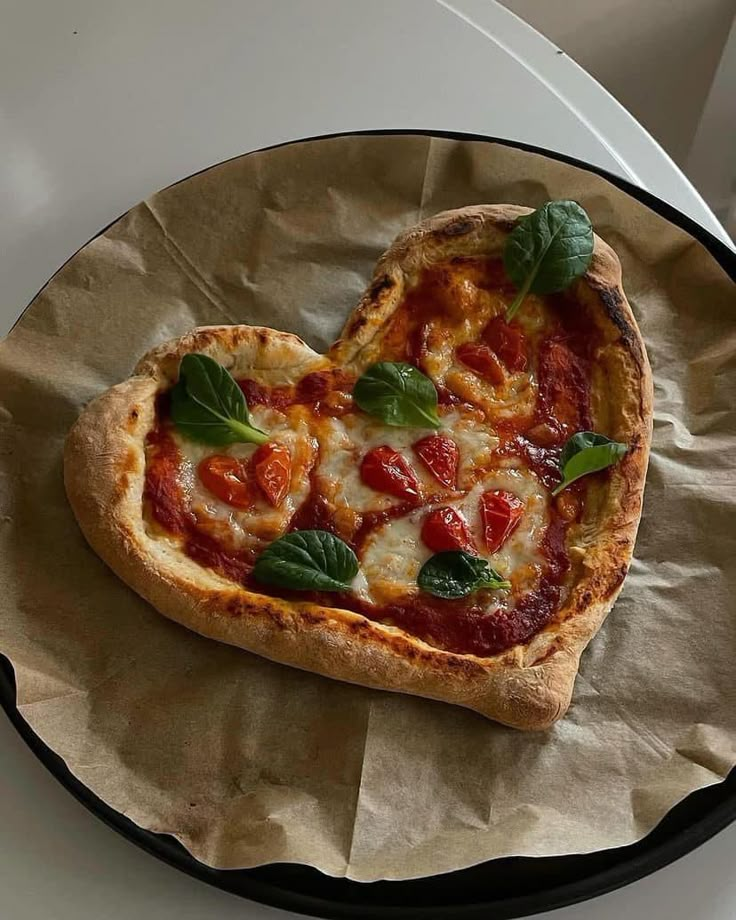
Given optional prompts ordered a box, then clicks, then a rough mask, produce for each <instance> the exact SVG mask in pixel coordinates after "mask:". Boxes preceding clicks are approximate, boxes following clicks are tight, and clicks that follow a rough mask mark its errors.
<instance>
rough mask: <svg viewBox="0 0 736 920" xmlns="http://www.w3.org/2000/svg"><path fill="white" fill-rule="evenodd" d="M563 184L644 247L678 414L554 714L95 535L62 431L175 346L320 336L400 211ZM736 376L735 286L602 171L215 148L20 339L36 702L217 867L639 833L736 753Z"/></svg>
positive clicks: (406, 866) (645, 284)
mask: <svg viewBox="0 0 736 920" xmlns="http://www.w3.org/2000/svg"><path fill="white" fill-rule="evenodd" d="M565 197H571V198H575V199H577V200H578V201H580V202H581V203H582V204H583V205H584V207H585V208H586V209H587V211H588V213H589V214H590V216H591V218H592V220H593V223H594V225H595V227H596V230H597V231H598V233H599V234H600V235H601V236H603V237H604V238H605V239H606V240H607V241H608V242H609V243H610V244H611V245H612V246H613V247H614V248H615V249H616V250H617V252H618V254H619V256H620V258H621V261H622V262H623V266H624V283H625V288H626V290H627V292H628V296H629V298H630V300H631V303H632V306H633V308H634V311H635V313H636V314H637V317H638V319H639V322H640V324H641V328H642V331H643V334H644V337H645V339H646V342H647V345H648V349H649V355H650V358H651V362H652V366H653V369H654V377H655V425H654V444H653V451H652V459H651V465H650V471H649V478H648V484H647V492H646V501H645V507H644V515H643V520H642V526H641V531H640V535H639V540H638V543H637V547H636V555H635V559H634V562H633V565H632V567H631V572H630V574H629V576H628V579H627V581H626V585H625V587H624V591H623V594H622V595H621V598H620V600H619V601H618V603H617V604H616V606H615V608H614V610H613V612H612V614H611V615H610V617H609V619H608V621H607V622H606V624H605V626H604V627H603V629H602V630H601V632H600V634H599V635H598V636H597V638H596V639H594V640H593V642H592V644H591V646H590V648H589V649H588V651H587V652H586V653H585V655H584V657H583V662H582V669H581V673H580V676H579V678H578V682H577V685H576V690H575V697H574V701H573V705H572V708H571V710H570V712H569V714H568V716H567V718H566V719H564V720H563V721H562V722H560V723H559V724H558V725H556V726H555V727H554V728H553V729H552V730H550V731H548V732H545V733H540V734H523V733H519V732H516V731H513V730H511V729H506V728H503V727H500V726H498V725H495V724H492V723H491V722H488V721H486V720H484V719H483V718H482V717H481V716H478V715H475V714H473V713H471V712H468V711H465V710H462V709H460V708H456V707H452V706H449V705H443V704H440V703H435V702H430V701H426V700H420V699H414V698H411V697H408V696H402V695H396V694H389V693H382V692H378V691H371V690H366V689H362V688H360V687H354V686H349V685H347V684H340V683H336V682H333V681H330V680H327V679H325V678H321V677H317V676H315V675H312V674H308V673H302V672H299V671H297V670H293V669H291V668H288V667H284V666H281V665H277V664H273V663H271V662H268V661H265V660H263V659H260V658H257V657H255V656H253V655H250V654H248V653H246V652H243V651H240V650H238V649H235V648H230V647H228V646H225V645H220V644H217V643H215V642H212V641H209V640H207V639H204V638H201V637H200V636H198V635H195V634H194V633H191V632H188V631H187V630H186V629H183V628H182V627H179V626H177V625H175V624H173V623H171V622H169V621H168V620H166V619H164V618H163V617H161V616H159V615H158V614H157V613H156V612H155V611H154V610H153V609H152V608H151V607H149V606H148V605H147V604H146V603H145V602H144V601H142V600H141V599H140V598H139V597H137V596H136V595H135V594H134V593H133V592H132V591H131V590H130V589H128V588H127V587H126V586H125V585H124V584H123V583H122V582H121V581H119V580H118V579H117V578H116V577H115V576H114V575H113V574H112V572H110V571H109V570H108V569H107V567H106V566H105V565H104V564H103V563H102V562H101V561H100V560H99V559H98V558H97V556H96V555H95V554H94V553H93V552H92V551H91V550H90V549H89V548H88V547H87V545H86V543H85V542H84V540H83V539H82V536H81V534H80V532H79V530H78V528H77V526H76V523H75V520H74V518H73V516H72V512H71V510H70V508H69V506H68V504H67V502H66V499H65V496H64V490H63V486H62V471H61V450H62V442H63V439H64V436H65V434H66V432H67V430H68V429H69V427H70V425H71V424H72V422H73V421H74V419H75V418H76V416H77V414H78V412H79V411H80V409H81V408H82V406H83V405H84V404H85V403H86V402H88V401H89V400H90V399H92V398H93V397H94V396H96V395H97V394H98V393H100V392H101V391H102V390H104V389H105V388H107V387H108V386H110V385H111V384H113V383H116V382H117V381H119V380H121V379H122V378H124V377H126V376H127V375H128V374H129V373H130V371H131V369H132V367H133V365H134V364H135V362H136V360H137V358H138V357H139V356H140V355H141V354H142V353H143V352H145V351H146V350H147V349H148V348H150V347H151V346H152V345H155V344H156V343H158V342H160V341H162V340H164V339H167V338H170V337H172V336H177V335H180V334H181V333H184V332H186V331H187V330H188V329H190V328H191V327H192V326H195V325H200V324H204V323H221V322H233V323H239V322H246V323H248V322H252V323H262V324H266V325H273V326H276V327H277V328H280V329H286V330H290V331H294V332H297V333H298V334H300V335H301V336H302V337H303V338H305V339H306V341H307V342H308V343H309V344H310V345H312V346H313V347H315V348H317V349H324V348H326V347H327V346H328V345H329V343H330V342H331V341H332V339H333V338H334V337H335V335H336V334H337V333H338V331H339V330H340V328H341V326H342V324H343V322H344V320H345V318H346V316H347V315H348V313H349V312H350V310H351V309H352V307H353V306H354V304H355V303H356V301H357V299H358V297H359V295H360V293H361V291H362V290H363V287H364V286H365V284H366V283H367V281H368V278H369V277H370V274H371V271H372V268H373V265H374V263H375V261H376V260H377V258H378V256H379V255H380V254H381V252H382V251H383V250H384V249H385V248H386V247H387V246H388V245H389V243H390V242H391V240H392V239H393V238H394V236H395V235H396V234H398V233H399V232H400V231H401V230H403V229H405V228H406V227H409V226H411V225H412V224H414V223H415V222H416V221H418V220H419V219H421V218H423V217H426V216H428V215H430V214H433V213H435V212H437V211H440V210H442V209H444V208H450V207H458V206H461V205H466V204H474V203H481V202H516V203H521V204H525V205H531V206H534V207H536V206H538V205H540V204H541V203H543V202H544V201H545V200H547V199H550V198H565ZM735 394H736V290H735V288H734V285H733V283H732V282H731V281H729V279H728V278H727V276H726V275H725V273H724V272H723V270H722V269H721V268H720V267H719V266H718V264H717V263H716V262H715V261H714V259H713V258H712V257H711V256H710V255H709V254H708V252H707V251H706V250H705V249H704V248H703V247H702V246H701V245H700V244H698V243H697V242H695V241H694V240H693V239H692V238H691V237H690V236H688V234H687V233H685V232H683V231H682V230H680V229H678V228H676V227H675V226H673V225H671V224H669V223H668V222H667V221H666V220H664V219H663V218H661V217H659V216H657V215H656V214H654V213H653V212H651V211H650V210H648V209H647V208H646V207H645V206H644V205H642V204H639V203H638V202H637V201H635V200H633V199H631V198H630V197H628V196H627V195H626V194H625V193H623V192H621V191H619V190H617V189H616V188H615V187H613V186H612V185H610V184H609V183H607V182H606V181H605V180H604V179H601V178H598V177H597V176H595V175H592V174H590V173H587V172H585V171H581V170H579V169H577V168H574V167H572V166H568V165H565V164H563V163H559V162H556V161H553V160H550V159H547V158H545V157H542V156H539V155H536V154H532V153H526V152H522V151H518V150H514V149H509V148H506V147H503V146H500V145H494V144H486V143H481V142H468V141H453V140H445V139H437V138H429V137H423V136H393V137H345V138H335V139H327V140H321V141H313V142H309V143H304V144H298V145H292V146H285V147H281V148H278V149H274V150H270V151H265V152H262V153H256V154H252V155H249V156H245V157H240V158H238V159H235V160H232V161H230V162H227V163H225V164H223V165H220V166H217V167H214V168H212V169H209V170H207V171H206V172H204V173H201V174H199V175H197V176H195V177H193V178H191V179H187V180H185V181H183V182H181V183H179V184H177V185H175V186H173V187H171V188H168V189H166V190H165V191H163V192H160V193H159V194H157V195H154V196H153V197H152V198H150V199H149V200H148V201H146V202H144V203H142V204H140V205H138V206H137V207H135V208H134V209H133V210H132V211H130V212H129V213H128V214H126V215H125V217H123V218H122V219H121V220H119V221H118V222H117V223H115V224H113V225H112V226H111V227H110V228H109V229H108V230H107V231H106V232H105V233H103V234H102V235H101V236H99V237H98V238H97V239H95V240H93V241H92V242H91V243H89V244H88V245H87V246H85V247H84V248H83V249H82V250H81V251H80V252H79V253H78V254H77V255H76V256H75V257H74V258H73V259H72V260H71V261H70V262H69V263H68V264H67V265H65V266H64V268H63V269H62V270H61V271H59V273H58V274H57V275H56V276H55V277H54V278H53V279H52V280H51V282H50V283H49V284H48V285H47V287H46V288H45V289H44V290H43V291H42V292H41V293H40V294H39V295H38V297H37V298H36V299H35V301H34V303H33V304H32V306H31V307H30V308H29V309H28V310H27V311H26V313H25V314H24V315H23V318H22V319H21V321H20V322H19V323H18V324H17V326H16V327H15V329H14V330H13V331H12V333H11V334H10V335H9V336H8V338H7V339H6V340H5V341H4V342H3V343H2V345H0V504H1V505H2V510H1V512H0V534H1V539H2V548H1V549H0V578H1V579H2V586H3V590H2V592H1V594H0V650H1V651H2V652H3V653H4V654H5V655H7V656H8V657H9V659H10V660H11V662H12V664H13V667H14V668H15V673H16V676H17V683H18V706H19V709H20V711H21V713H22V715H23V717H24V718H25V719H26V720H27V721H28V722H29V723H30V725H31V726H32V728H33V729H34V731H36V732H37V733H38V734H39V735H40V737H41V738H42V739H43V740H44V741H45V742H46V744H48V745H49V746H50V747H51V748H53V749H54V750H55V751H56V752H57V753H58V754H59V755H60V756H61V757H62V758H63V759H64V760H65V762H66V763H67V765H68V767H69V769H70V770H71V771H72V773H74V774H75V775H76V776H77V777H78V778H79V779H80V780H81V781H82V782H83V783H85V784H86V785H87V786H88V787H89V788H90V789H91V790H92V791H93V792H94V793H95V794H96V795H98V796H100V797H101V798H102V799H104V800H105V801H106V802H107V803H109V804H110V805H111V806H112V807H113V808H115V809H117V810H118V811H120V812H122V813H123V814H125V815H127V816H128V817H129V818H131V819H132V820H133V821H135V822H136V823H138V824H139V825H141V826H142V827H145V828H148V829H150V830H153V831H159V832H164V833H168V834H173V835H175V836H176V837H177V838H178V839H179V840H180V841H181V842H182V843H183V844H184V846H185V847H186V848H187V849H188V850H189V851H190V852H191V853H192V854H193V855H194V856H195V857H197V858H198V859H199V860H201V861H203V862H205V863H207V864H208V865H212V866H218V867H224V868H234V867H246V866H254V865H259V864H262V863H268V862H274V861H288V862H300V863H308V864H310V865H312V866H316V867H317V868H318V869H321V870H322V871H323V872H326V873H329V874H331V875H335V876H348V877H350V878H353V879H359V880H365V881H368V880H372V879H379V878H388V879H406V878H412V877H417V876H424V875H429V874H434V873H440V872H446V871H448V870H452V869H457V868H460V867H464V866H468V865H471V864H473V863H477V862H480V861H483V860H487V859H490V858H493V857H500V856H508V855H511V854H524V855H534V856H546V855H553V854H566V853H583V852H587V851H591V850H598V849H601V848H605V847H616V846H621V845H624V844H629V843H632V842H633V841H635V840H638V839H639V838H641V837H642V836H643V835H644V834H646V833H647V832H648V831H649V830H650V829H651V828H652V827H654V825H655V824H656V823H657V822H658V821H659V820H660V819H661V818H662V816H663V815H664V814H665V813H666V812H667V811H668V809H670V808H671V807H672V806H673V805H674V804H675V803H676V802H678V801H679V800H680V799H682V798H683V797H684V796H686V795H687V794H688V793H689V792H691V791H692V790H694V789H698V788H700V787H702V786H706V785H708V784H711V783H716V782H718V781H720V780H721V779H723V778H724V777H725V776H726V774H727V773H728V771H729V770H730V768H731V767H732V766H733V765H734V763H735V762H736V689H735V684H736V682H735V681H734V677H733V673H734V660H736V602H735V601H734V597H736V526H735V525H734V521H736V476H735V475H734V465H735V461H734V457H736V409H735V408H734V406H735V405H736V401H735V400H734V395H735Z"/></svg>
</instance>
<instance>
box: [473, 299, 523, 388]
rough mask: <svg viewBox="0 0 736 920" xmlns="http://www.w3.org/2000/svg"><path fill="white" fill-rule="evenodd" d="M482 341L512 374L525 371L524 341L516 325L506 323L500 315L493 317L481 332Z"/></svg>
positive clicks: (519, 328)
mask: <svg viewBox="0 0 736 920" xmlns="http://www.w3.org/2000/svg"><path fill="white" fill-rule="evenodd" d="M483 341H484V342H485V344H486V345H488V346H489V348H490V349H491V350H492V351H493V352H494V353H495V354H496V355H497V356H498V358H499V359H500V360H501V362H502V364H504V365H505V367H506V369H507V370H508V371H510V372H511V373H512V374H514V373H516V372H518V371H523V370H525V369H526V365H527V351H526V339H525V337H524V333H523V332H522V331H521V327H520V326H518V325H517V324H516V323H507V322H506V320H505V319H504V318H503V316H501V315H500V314H499V315H498V316H494V317H493V319H492V320H491V321H490V322H489V323H488V325H487V326H486V328H485V329H484V330H483Z"/></svg>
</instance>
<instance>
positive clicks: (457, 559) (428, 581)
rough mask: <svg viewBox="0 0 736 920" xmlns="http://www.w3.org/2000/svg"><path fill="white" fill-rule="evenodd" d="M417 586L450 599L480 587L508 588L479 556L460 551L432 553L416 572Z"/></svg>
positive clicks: (437, 595)
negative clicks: (417, 573)
mask: <svg viewBox="0 0 736 920" xmlns="http://www.w3.org/2000/svg"><path fill="white" fill-rule="evenodd" d="M417 584H418V585H419V587H420V588H421V589H422V591H426V592H427V593H428V594H434V595H435V597H444V598H447V599H448V600H452V599H453V598H457V597H465V596H466V595H467V594H471V593H472V592H473V591H477V590H479V589H480V588H491V589H494V590H496V589H499V588H510V587H511V582H508V581H504V579H503V578H501V576H500V575H499V574H498V572H497V571H496V570H495V569H492V568H491V566H490V565H489V564H488V563H487V562H486V560H485V559H480V558H479V557H478V556H471V555H470V553H465V552H463V551H462V550H448V551H447V552H444V553H435V555H434V556H432V557H431V558H430V559H428V560H427V561H426V562H425V563H424V565H423V566H422V567H421V569H420V570H419V575H418V576H417Z"/></svg>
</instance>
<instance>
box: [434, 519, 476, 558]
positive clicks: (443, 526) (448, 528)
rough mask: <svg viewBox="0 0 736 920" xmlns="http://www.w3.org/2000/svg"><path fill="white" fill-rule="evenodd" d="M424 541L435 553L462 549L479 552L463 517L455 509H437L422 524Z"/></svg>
mask: <svg viewBox="0 0 736 920" xmlns="http://www.w3.org/2000/svg"><path fill="white" fill-rule="evenodd" d="M422 540H423V541H424V542H425V544H426V545H427V546H428V547H429V548H430V549H431V550H432V552H433V553H442V552H445V550H451V549H462V550H464V551H465V552H466V553H473V554H475V553H476V552H477V550H476V548H475V543H473V538H472V536H471V535H470V531H469V530H468V525H467V524H466V523H465V519H464V518H463V516H462V515H461V514H460V513H459V512H458V511H456V510H455V509H454V508H436V509H435V510H434V511H430V512H429V514H428V515H427V516H426V517H425V518H424V521H423V522H422Z"/></svg>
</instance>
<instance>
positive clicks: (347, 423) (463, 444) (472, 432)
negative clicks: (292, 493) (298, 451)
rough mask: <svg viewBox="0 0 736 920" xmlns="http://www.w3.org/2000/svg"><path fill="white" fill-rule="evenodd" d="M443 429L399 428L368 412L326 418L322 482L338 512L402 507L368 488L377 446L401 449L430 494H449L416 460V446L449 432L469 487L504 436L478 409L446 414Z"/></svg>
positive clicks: (461, 477) (322, 436)
mask: <svg viewBox="0 0 736 920" xmlns="http://www.w3.org/2000/svg"><path fill="white" fill-rule="evenodd" d="M441 419H442V425H441V427H440V429H439V430H438V431H435V430H434V429H421V428H395V427H391V426H388V425H384V424H383V423H382V422H380V421H378V420H376V419H374V418H371V417H370V416H368V415H365V414H363V413H355V414H351V415H347V416H345V417H344V418H329V419H323V420H321V422H320V425H319V442H320V463H319V469H318V472H317V482H318V485H319V489H320V491H321V492H322V493H323V494H324V495H326V496H327V497H328V498H329V499H330V502H331V503H332V504H333V506H334V507H335V508H349V509H351V510H352V511H355V512H359V513H361V512H365V511H383V510H384V509H386V508H390V507H391V506H392V505H395V504H397V499H396V498H393V497H391V496H390V495H383V494H381V493H380V492H376V490H375V489H372V488H370V486H367V485H365V483H364V482H363V480H362V479H361V476H360V464H361V460H362V459H363V457H364V456H365V455H366V454H367V453H368V451H370V450H372V449H373V448H374V447H380V446H381V445H384V444H386V445H388V446H389V447H392V448H393V449H394V450H397V451H398V452H399V453H400V454H401V455H402V457H403V458H404V459H405V460H406V462H407V463H408V464H409V466H410V467H412V469H413V470H414V472H415V473H416V475H417V479H418V480H419V482H420V485H421V487H422V492H423V494H424V495H425V496H427V497H430V496H432V495H434V494H437V493H443V492H446V491H447V490H446V489H444V488H443V486H441V485H440V484H439V483H438V482H437V480H436V479H435V478H434V476H433V475H432V474H431V473H430V472H429V470H427V468H426V467H425V466H424V464H423V463H422V462H421V461H420V460H419V459H418V458H417V457H416V456H415V454H414V451H413V450H412V444H415V443H416V442H417V441H419V440H421V439H422V438H424V437H426V436H427V435H430V434H444V435H448V436H449V437H451V438H453V440H454V441H455V443H456V444H457V446H458V450H459V454H460V462H459V466H458V485H459V487H460V488H461V489H464V488H467V487H469V486H470V485H471V484H472V483H473V482H474V481H475V479H476V478H477V475H478V473H477V471H478V469H479V468H482V467H483V466H487V464H488V462H489V460H490V457H491V453H492V451H493V450H494V448H495V447H497V445H498V438H497V437H496V436H495V435H493V434H492V433H491V432H490V431H488V430H487V429H486V428H484V427H480V426H479V421H478V418H477V416H476V415H475V413H473V412H472V411H470V412H465V413H461V412H460V411H458V410H455V409H452V410H450V411H448V412H446V413H443V414H442V416H441Z"/></svg>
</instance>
